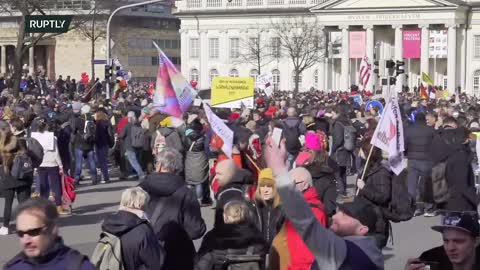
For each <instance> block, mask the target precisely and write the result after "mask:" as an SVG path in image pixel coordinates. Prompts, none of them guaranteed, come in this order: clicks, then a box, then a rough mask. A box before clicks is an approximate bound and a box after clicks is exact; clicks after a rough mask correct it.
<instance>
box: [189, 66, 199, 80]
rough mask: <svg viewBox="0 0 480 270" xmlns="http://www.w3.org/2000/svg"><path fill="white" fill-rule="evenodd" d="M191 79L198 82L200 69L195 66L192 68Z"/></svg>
mask: <svg viewBox="0 0 480 270" xmlns="http://www.w3.org/2000/svg"><path fill="white" fill-rule="evenodd" d="M190 81H196V82H198V69H196V68H194V69H192V70H190Z"/></svg>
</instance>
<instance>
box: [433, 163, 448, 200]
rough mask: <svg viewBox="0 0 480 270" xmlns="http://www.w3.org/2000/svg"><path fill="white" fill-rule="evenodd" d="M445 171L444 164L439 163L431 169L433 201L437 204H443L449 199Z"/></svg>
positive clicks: (445, 164) (445, 165) (445, 166)
mask: <svg viewBox="0 0 480 270" xmlns="http://www.w3.org/2000/svg"><path fill="white" fill-rule="evenodd" d="M446 171H447V163H446V162H440V163H438V164H437V165H435V166H433V168H432V190H433V201H434V202H435V203H437V204H439V203H444V202H446V201H447V200H448V198H449V193H448V183H447V177H446Z"/></svg>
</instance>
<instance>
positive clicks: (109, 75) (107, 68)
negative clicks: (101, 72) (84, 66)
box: [105, 65, 113, 81]
mask: <svg viewBox="0 0 480 270" xmlns="http://www.w3.org/2000/svg"><path fill="white" fill-rule="evenodd" d="M112 76H113V72H112V66H111V65H105V80H107V81H108V80H110V78H112Z"/></svg>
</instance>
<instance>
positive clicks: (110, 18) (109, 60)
mask: <svg viewBox="0 0 480 270" xmlns="http://www.w3.org/2000/svg"><path fill="white" fill-rule="evenodd" d="M160 2H165V0H150V1H144V2H139V3H134V4H129V5H125V6H121V7H119V8H117V9H115V10H114V11H113V12H112V14H110V17H109V18H108V22H107V65H111V64H112V59H111V49H110V46H111V42H110V40H111V38H110V23H111V22H112V19H113V16H115V14H117V13H118V12H119V11H122V10H124V9H127V8H132V7H137V6H144V5H149V4H154V3H160ZM106 89H107V98H110V79H109V80H107V85H106Z"/></svg>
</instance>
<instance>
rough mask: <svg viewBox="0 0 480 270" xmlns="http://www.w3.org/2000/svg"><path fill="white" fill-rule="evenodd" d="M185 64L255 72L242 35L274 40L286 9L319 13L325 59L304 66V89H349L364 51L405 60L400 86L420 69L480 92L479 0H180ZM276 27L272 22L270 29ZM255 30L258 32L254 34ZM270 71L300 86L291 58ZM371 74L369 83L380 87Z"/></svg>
mask: <svg viewBox="0 0 480 270" xmlns="http://www.w3.org/2000/svg"><path fill="white" fill-rule="evenodd" d="M176 8H177V9H176V13H175V15H176V16H177V17H178V18H179V19H180V20H181V28H180V34H181V39H182V49H181V55H182V72H183V73H184V75H185V76H186V77H188V78H189V79H191V80H197V81H198V82H199V85H200V87H201V88H208V87H210V83H211V79H212V78H213V77H215V76H219V75H221V76H256V75H257V74H258V71H257V70H256V68H255V66H253V65H250V64H246V63H242V62H241V61H238V59H236V58H235V56H237V55H238V53H237V51H239V50H240V51H241V50H242V49H244V48H242V47H241V46H238V45H237V44H238V43H239V42H240V43H241V42H242V40H247V39H250V38H252V37H253V36H252V35H256V33H257V31H258V29H259V28H260V29H261V30H260V31H261V35H260V36H261V40H262V42H264V43H266V44H269V46H268V47H269V48H270V49H271V50H272V48H275V47H278V45H276V44H277V43H278V42H279V41H278V37H276V36H275V34H274V31H271V26H272V24H273V23H275V22H277V21H281V20H285V18H288V17H313V18H314V19H315V20H316V21H317V22H318V23H319V24H320V25H321V26H320V27H318V31H319V32H320V33H321V34H322V35H323V37H324V39H323V40H324V46H323V48H322V50H323V51H322V52H321V53H322V54H323V55H324V57H323V60H321V61H319V62H318V63H317V64H315V65H314V66H313V67H311V68H309V69H308V70H305V71H304V72H303V73H302V76H301V78H300V79H299V81H300V86H301V87H300V89H301V90H308V89H310V88H311V87H314V88H315V89H321V90H347V89H348V88H349V87H350V85H352V84H355V85H358V84H359V74H358V73H359V72H358V70H359V67H360V62H361V60H362V58H363V57H361V56H359V55H358V49H359V48H361V49H360V51H362V55H363V56H364V57H365V56H366V57H368V59H369V61H370V63H371V64H373V62H374V61H379V63H380V67H379V69H380V70H382V69H384V67H383V66H382V64H381V63H382V62H383V63H384V61H385V60H398V61H404V62H405V75H401V76H399V77H398V78H397V85H396V89H397V90H400V89H402V87H403V86H408V87H410V89H411V88H413V87H414V86H417V85H418V84H419V82H420V77H421V74H422V72H425V73H426V74H428V75H429V76H430V77H431V78H432V80H433V81H434V83H435V84H436V85H438V86H442V87H444V88H446V89H449V90H450V91H453V90H454V89H456V88H457V87H461V89H462V91H466V92H467V93H470V94H475V95H477V96H479V95H480V1H478V0H477V1H461V0H402V1H391V0H231V1H228V0H182V1H177V2H176ZM269 28H270V29H269ZM254 33H255V34H254ZM372 68H373V67H372ZM264 72H272V74H273V77H274V83H275V84H276V86H277V88H278V89H282V90H291V89H293V86H294V76H293V65H292V63H291V60H290V59H289V58H288V57H285V56H283V55H282V56H281V57H279V58H277V59H275V60H274V61H271V62H270V63H269V64H268V65H266V66H265V67H264V68H263V71H262V73H264ZM380 84H381V80H380V78H376V76H374V78H372V79H371V80H370V81H369V84H368V85H367V86H366V89H369V90H370V89H379V88H380V87H381V86H380Z"/></svg>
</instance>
